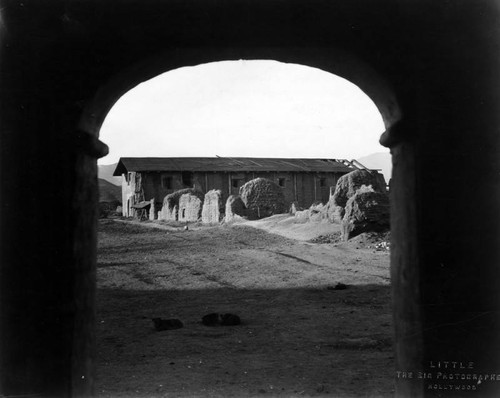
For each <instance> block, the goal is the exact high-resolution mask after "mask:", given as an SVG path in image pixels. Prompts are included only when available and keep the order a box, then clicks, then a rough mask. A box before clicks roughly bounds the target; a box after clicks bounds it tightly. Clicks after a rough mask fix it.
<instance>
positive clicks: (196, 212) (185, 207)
mask: <svg viewBox="0 0 500 398" xmlns="http://www.w3.org/2000/svg"><path fill="white" fill-rule="evenodd" d="M202 206H203V199H202V196H201V195H200V193H199V192H194V193H185V194H184V195H182V196H181V197H180V198H179V221H182V222H196V221H198V220H199V219H200V218H201V208H202Z"/></svg>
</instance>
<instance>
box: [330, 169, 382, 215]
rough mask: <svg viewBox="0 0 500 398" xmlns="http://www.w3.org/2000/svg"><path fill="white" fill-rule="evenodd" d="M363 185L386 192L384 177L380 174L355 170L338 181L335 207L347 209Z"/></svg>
mask: <svg viewBox="0 0 500 398" xmlns="http://www.w3.org/2000/svg"><path fill="white" fill-rule="evenodd" d="M362 185H366V186H369V185H371V186H372V188H373V190H374V191H375V192H386V185H385V180H384V176H383V175H382V174H380V173H378V172H374V171H372V172H369V171H368V170H354V171H351V172H350V173H348V174H345V175H343V176H342V177H340V178H339V180H338V181H337V185H336V187H335V191H334V193H333V197H332V198H331V199H332V200H333V203H334V204H335V206H342V207H345V206H346V204H347V201H348V200H349V198H351V197H352V196H353V195H354V194H355V193H356V191H357V190H358V189H359V188H361V186H362Z"/></svg>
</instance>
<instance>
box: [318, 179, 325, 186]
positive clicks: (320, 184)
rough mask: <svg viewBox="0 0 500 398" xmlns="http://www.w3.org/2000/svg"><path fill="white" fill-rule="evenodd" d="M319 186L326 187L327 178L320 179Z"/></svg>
mask: <svg viewBox="0 0 500 398" xmlns="http://www.w3.org/2000/svg"><path fill="white" fill-rule="evenodd" d="M319 186H320V187H326V178H324V177H323V178H320V179H319Z"/></svg>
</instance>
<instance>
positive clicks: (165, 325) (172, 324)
mask: <svg viewBox="0 0 500 398" xmlns="http://www.w3.org/2000/svg"><path fill="white" fill-rule="evenodd" d="M152 321H153V323H154V324H155V329H156V330H157V331H162V330H174V329H180V328H182V327H183V326H184V325H183V324H182V322H181V321H180V320H179V319H161V318H153V319H152Z"/></svg>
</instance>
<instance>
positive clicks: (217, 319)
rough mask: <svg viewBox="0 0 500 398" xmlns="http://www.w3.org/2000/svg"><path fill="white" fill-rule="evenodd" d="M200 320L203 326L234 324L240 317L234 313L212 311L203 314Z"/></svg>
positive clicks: (237, 322) (237, 323)
mask: <svg viewBox="0 0 500 398" xmlns="http://www.w3.org/2000/svg"><path fill="white" fill-rule="evenodd" d="M201 322H202V323H203V324H204V325H205V326H219V325H220V326H235V325H239V324H240V323H241V319H240V317H239V316H238V315H235V314H217V313H215V312H214V313H212V314H208V315H205V316H204V317H203V318H202V319H201Z"/></svg>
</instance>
